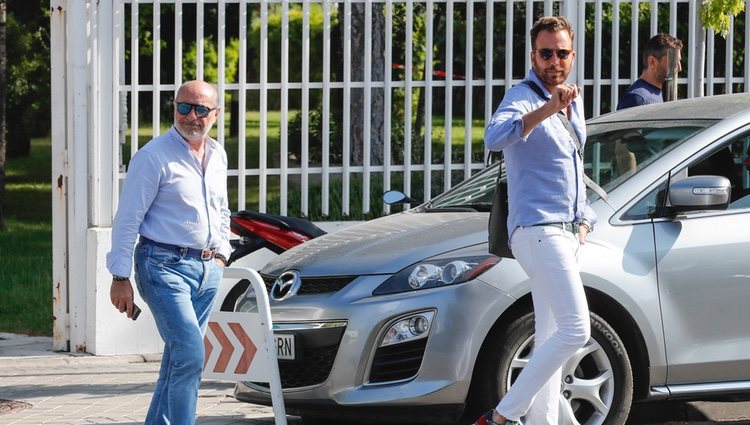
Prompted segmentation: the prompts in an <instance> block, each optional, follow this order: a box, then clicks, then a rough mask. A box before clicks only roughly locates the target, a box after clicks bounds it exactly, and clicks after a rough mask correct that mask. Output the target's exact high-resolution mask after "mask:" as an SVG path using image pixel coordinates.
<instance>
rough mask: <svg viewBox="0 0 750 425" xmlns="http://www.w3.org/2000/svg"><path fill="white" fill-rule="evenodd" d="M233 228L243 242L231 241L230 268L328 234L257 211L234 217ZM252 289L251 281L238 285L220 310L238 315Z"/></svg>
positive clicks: (308, 223) (294, 220)
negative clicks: (241, 302)
mask: <svg viewBox="0 0 750 425" xmlns="http://www.w3.org/2000/svg"><path fill="white" fill-rule="evenodd" d="M230 227H231V229H232V233H234V234H236V235H237V236H239V238H237V239H232V240H231V241H230V242H231V244H232V248H233V250H232V255H230V256H229V259H228V260H227V266H229V265H231V264H232V263H234V262H235V261H237V260H239V259H240V258H242V257H245V256H247V255H250V254H252V253H254V252H256V251H258V250H260V249H263V248H266V249H268V250H270V251H272V252H274V253H276V254H281V253H282V252H284V251H286V250H288V249H291V248H294V247H295V246H297V245H299V244H301V243H303V242H306V241H309V240H310V239H313V238H317V237H318V236H322V235H325V234H326V232H325V231H324V230H323V229H321V228H320V227H318V226H316V225H315V224H313V223H312V222H311V221H309V220H305V219H302V218H295V217H286V216H281V215H273V214H265V213H259V212H254V211H239V212H237V213H234V214H232V217H231V222H230ZM249 286H250V281H248V280H247V279H243V280H241V281H239V282H237V283H236V284H234V286H233V287H232V289H230V290H229V292H228V293H227V295H226V296H224V297H223V301H222V302H221V307H220V310H221V311H234V304H235V303H236V302H237V299H238V298H239V297H240V295H242V294H243V293H245V291H246V290H247V288H248V287H249ZM220 299H221V298H220Z"/></svg>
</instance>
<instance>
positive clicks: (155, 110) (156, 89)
mask: <svg viewBox="0 0 750 425" xmlns="http://www.w3.org/2000/svg"><path fill="white" fill-rule="evenodd" d="M152 15H153V20H154V21H153V22H152V25H153V43H152V45H153V54H152V55H151V57H152V61H151V84H152V87H153V91H152V92H151V136H152V137H156V136H158V135H159V134H160V133H161V114H160V112H161V96H160V95H161V90H160V86H159V82H160V81H161V75H160V74H161V19H160V18H161V3H159V0H155V1H154V6H153V12H152Z"/></svg>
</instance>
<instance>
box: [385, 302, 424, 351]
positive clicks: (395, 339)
mask: <svg viewBox="0 0 750 425" xmlns="http://www.w3.org/2000/svg"><path fill="white" fill-rule="evenodd" d="M434 317H435V311H434V310H432V311H423V312H420V313H415V314H412V315H410V316H406V317H403V318H401V319H399V320H397V321H396V322H395V323H392V324H391V325H390V326H389V327H388V330H387V331H386V332H385V336H384V337H383V341H382V342H381V343H380V346H381V347H385V346H387V345H393V344H399V343H402V342H408V341H414V340H417V339H421V338H426V337H427V335H429V333H430V326H431V325H432V319H433V318H434Z"/></svg>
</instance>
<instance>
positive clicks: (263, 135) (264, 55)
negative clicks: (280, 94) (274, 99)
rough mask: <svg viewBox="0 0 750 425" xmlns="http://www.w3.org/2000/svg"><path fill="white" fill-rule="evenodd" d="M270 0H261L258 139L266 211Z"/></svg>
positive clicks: (260, 197)
mask: <svg viewBox="0 0 750 425" xmlns="http://www.w3.org/2000/svg"><path fill="white" fill-rule="evenodd" d="M268 8H269V2H268V0H260V137H259V140H258V169H259V170H258V171H259V172H260V175H259V176H258V210H259V211H260V212H266V210H267V203H268V202H267V201H266V196H267V194H268V177H267V176H266V172H267V158H268V156H267V154H268Z"/></svg>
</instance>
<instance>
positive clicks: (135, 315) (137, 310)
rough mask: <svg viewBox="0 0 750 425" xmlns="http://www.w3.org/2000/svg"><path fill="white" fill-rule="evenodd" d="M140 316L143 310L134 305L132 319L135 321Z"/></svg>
mask: <svg viewBox="0 0 750 425" xmlns="http://www.w3.org/2000/svg"><path fill="white" fill-rule="evenodd" d="M140 315H141V308H140V307H138V306H137V305H136V304H135V303H133V315H132V316H131V317H130V318H131V319H133V320H135V319H137V318H138V316H140Z"/></svg>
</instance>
